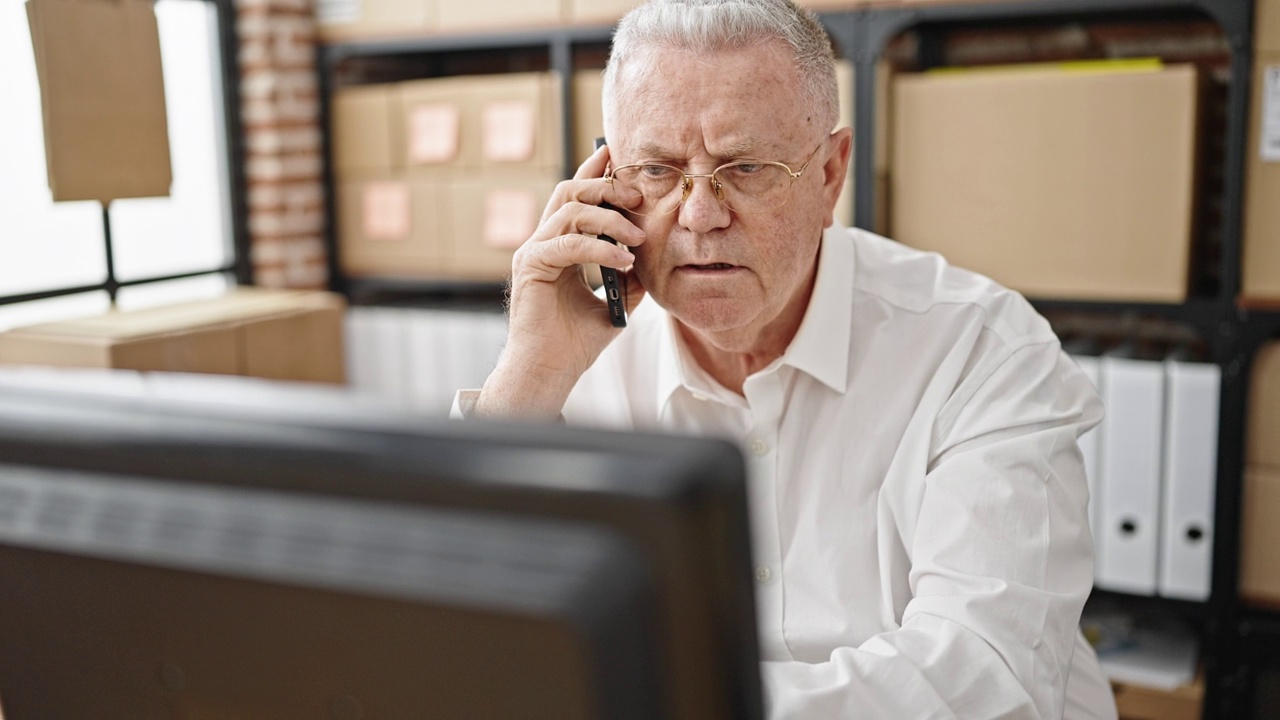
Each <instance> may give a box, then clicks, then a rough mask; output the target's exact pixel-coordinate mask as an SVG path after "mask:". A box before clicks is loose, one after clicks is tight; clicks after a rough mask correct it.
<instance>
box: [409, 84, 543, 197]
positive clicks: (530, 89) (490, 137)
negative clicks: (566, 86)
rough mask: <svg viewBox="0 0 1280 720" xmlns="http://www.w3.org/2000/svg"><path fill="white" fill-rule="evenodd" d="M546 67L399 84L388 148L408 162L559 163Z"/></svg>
mask: <svg viewBox="0 0 1280 720" xmlns="http://www.w3.org/2000/svg"><path fill="white" fill-rule="evenodd" d="M560 97H561V95H560V78H559V75H557V74H556V73H553V72H532V73H505V74H498V75H476V76H457V77H447V78H433V79H430V80H415V81H412V82H406V83H402V84H401V86H400V88H399V109H398V110H397V114H398V119H397V121H396V123H394V124H393V126H392V127H393V131H395V130H396V129H397V128H401V129H402V130H400V131H398V132H394V135H393V148H392V153H393V154H394V155H395V157H396V158H397V160H398V162H399V163H400V164H402V165H404V166H407V167H413V168H418V169H423V170H428V169H448V168H453V169H469V170H479V169H484V168H504V169H505V168H525V169H554V170H556V171H557V172H559V171H561V170H562V165H563V162H564V158H563V156H562V153H561V147H562V143H563V141H562V139H561V136H562V131H561V124H560V123H561V121H560Z"/></svg>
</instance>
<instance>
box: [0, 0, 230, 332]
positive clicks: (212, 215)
mask: <svg viewBox="0 0 1280 720" xmlns="http://www.w3.org/2000/svg"><path fill="white" fill-rule="evenodd" d="M220 12H223V13H231V12H232V10H231V4H230V3H229V2H223V1H222V0H218V1H216V2H214V1H206V0H158V2H156V20H157V23H158V25H159V29H160V50H161V57H162V62H163V65H164V85H165V103H166V108H167V111H168V120H169V144H170V155H171V161H172V167H173V185H172V187H171V189H170V196H169V197H165V198H137V199H125V200H117V201H114V202H113V203H111V205H110V208H109V209H108V210H107V211H105V212H104V210H103V208H102V206H101V205H99V204H98V203H94V202H63V203H54V202H53V200H52V195H51V193H50V192H49V187H48V176H47V174H46V171H45V157H44V135H43V125H42V123H43V121H42V117H41V107H40V88H39V84H38V82H37V78H36V68H35V62H34V59H33V56H32V48H31V34H30V31H29V29H28V26H27V16H26V8H25V3H24V0H0V68H3V71H0V97H3V98H4V99H5V105H6V108H5V110H4V112H3V113H0V158H4V161H3V162H0V330H3V329H7V328H9V327H14V326H17V325H22V324H29V323H31V322H39V321H43V320H51V319H58V318H65V317H74V316H79V315H85V314H93V313H96V312H101V311H103V310H105V309H106V308H107V307H109V306H110V303H111V299H112V297H113V296H114V298H115V300H116V302H117V304H118V305H119V306H120V307H125V308H128V307H139V306H142V305H149V304H155V303H157V302H169V301H173V300H180V299H184V298H194V297H207V296H211V295H216V294H219V293H220V292H221V291H222V290H223V289H225V288H226V287H227V285H228V284H231V283H233V282H234V278H233V277H232V276H231V271H232V268H233V266H234V265H235V259H236V251H235V246H236V243H235V242H234V235H235V230H234V228H235V223H234V222H233V221H232V209H231V208H232V202H231V199H232V192H233V190H232V188H233V186H234V185H233V182H232V169H231V168H232V166H231V163H230V162H229V158H230V153H229V151H228V138H229V137H230V136H229V132H228V127H227V125H228V122H227V118H228V113H227V111H226V108H227V107H228V104H227V103H226V102H225V100H226V96H225V93H226V92H228V91H230V92H232V93H233V94H234V92H235V90H236V88H235V86H234V85H232V86H231V87H230V88H226V87H224V84H223V71H222V68H223V62H222V59H223V53H224V52H227V48H225V47H224V46H223V43H222V42H221V41H220V37H221V34H220V32H219V13H220ZM230 99H231V100H232V101H233V102H232V103H231V106H232V107H233V108H234V107H235V103H234V100H235V98H234V95H233V96H232V97H231V98H230ZM231 117H232V118H233V119H232V122H236V120H234V114H232V116H231ZM232 131H235V130H234V128H233V129H232ZM107 228H109V230H110V254H111V258H110V262H108V247H107V245H108V243H107ZM156 281H159V282H156Z"/></svg>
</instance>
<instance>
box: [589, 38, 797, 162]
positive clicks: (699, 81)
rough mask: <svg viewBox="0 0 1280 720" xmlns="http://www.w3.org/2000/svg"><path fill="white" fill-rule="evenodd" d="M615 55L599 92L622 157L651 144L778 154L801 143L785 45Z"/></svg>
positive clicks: (611, 141)
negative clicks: (605, 85) (608, 81)
mask: <svg viewBox="0 0 1280 720" xmlns="http://www.w3.org/2000/svg"><path fill="white" fill-rule="evenodd" d="M617 60H618V61H619V64H618V66H617V68H616V74H615V76H614V82H613V83H612V84H611V85H610V86H609V87H608V88H607V89H606V92H607V94H608V95H607V97H606V98H605V103H604V106H605V108H604V109H605V129H606V132H607V133H608V136H609V144H610V146H611V147H613V148H615V150H616V152H618V153H619V154H620V155H624V156H627V157H626V159H627V160H628V161H631V160H635V159H637V154H638V153H639V152H640V150H641V148H644V149H645V150H646V152H647V151H649V150H651V149H652V148H655V147H668V148H670V149H671V150H672V152H676V151H681V152H683V151H684V150H686V149H689V148H694V147H700V146H705V147H706V148H707V149H708V150H710V151H711V152H712V154H714V155H717V156H722V157H727V156H738V155H741V156H745V155H757V156H759V155H767V154H769V153H774V154H777V153H780V152H786V151H789V150H791V149H792V146H794V145H796V144H801V145H803V144H807V143H808V140H807V138H808V137H809V136H810V135H812V134H813V132H814V131H813V128H814V127H815V122H814V120H815V119H814V118H812V117H811V115H812V113H811V112H807V109H806V108H805V107H804V103H803V101H802V96H801V90H800V77H799V71H798V70H797V69H796V66H795V61H794V58H793V56H792V54H791V53H790V52H789V50H788V49H787V48H786V47H785V46H781V45H779V44H775V43H757V44H753V45H750V46H747V47H742V48H733V49H725V50H717V51H712V52H695V51H690V50H683V49H670V48H661V47H644V48H638V49H637V50H636V51H634V52H633V53H632V54H631V55H630V56H628V57H626V58H619V59H617Z"/></svg>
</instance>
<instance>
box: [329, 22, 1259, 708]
mask: <svg viewBox="0 0 1280 720" xmlns="http://www.w3.org/2000/svg"><path fill="white" fill-rule="evenodd" d="M820 18H821V19H822V22H823V24H824V25H825V26H826V28H827V30H828V32H829V33H830V34H831V36H832V39H833V41H834V43H835V45H836V47H837V48H838V49H839V50H840V51H841V52H842V54H843V55H844V56H845V57H847V58H848V59H850V60H851V61H852V62H853V64H854V72H855V79H856V84H855V88H854V95H853V97H854V129H855V143H854V148H855V149H854V158H853V162H852V170H851V174H852V176H853V178H854V220H855V222H854V224H855V225H857V226H859V227H864V228H869V229H874V228H875V227H877V223H876V221H877V218H876V217H875V208H876V197H875V189H876V182H875V168H874V153H875V142H876V141H875V138H876V127H875V122H876V114H877V113H876V107H875V104H876V95H875V85H876V83H875V71H876V64H877V62H878V61H879V60H880V59H881V58H882V57H883V56H884V53H885V51H886V49H887V48H888V46H889V43H890V42H891V41H892V40H893V38H895V37H896V36H898V35H900V34H901V33H904V32H907V31H916V32H917V33H918V34H919V38H920V42H919V43H918V45H919V47H918V56H917V60H918V63H919V65H920V66H921V67H922V68H928V67H932V66H935V65H938V64H940V62H941V58H942V53H941V51H940V45H939V43H940V40H939V38H940V37H941V34H942V33H945V32H946V31H948V30H951V29H969V28H988V27H990V28H999V27H1010V26H1036V25H1051V24H1054V23H1065V22H1080V21H1101V22H1106V21H1129V20H1138V21H1143V22H1151V23H1160V22H1166V21H1178V20H1186V19H1189V18H1191V19H1207V20H1209V21H1212V22H1213V23H1215V24H1216V25H1217V26H1218V27H1219V28H1220V30H1221V32H1222V34H1223V37H1224V38H1225V39H1226V43H1227V46H1228V47H1229V52H1230V73H1229V75H1230V78H1229V83H1228V85H1229V89H1228V92H1227V97H1226V99H1225V107H1224V108H1223V110H1224V115H1225V123H1226V125H1225V134H1224V141H1225V151H1224V154H1223V157H1222V193H1221V197H1220V198H1218V197H1214V198H1212V200H1213V201H1214V202H1213V203H1212V204H1214V205H1216V206H1219V207H1220V208H1221V226H1220V228H1219V231H1218V233H1217V234H1218V236H1219V237H1220V246H1219V248H1218V250H1217V252H1218V257H1217V258H1216V263H1217V267H1218V270H1219V273H1220V280H1219V281H1218V282H1217V283H1216V284H1215V285H1214V287H1213V288H1212V289H1211V292H1212V294H1209V295H1203V294H1197V295H1195V296H1193V297H1192V298H1190V299H1188V300H1187V301H1185V302H1182V303H1172V304H1162V303H1128V302H1110V301H1107V302H1093V301H1080V300H1061V299H1052V298H1033V299H1032V302H1033V304H1034V305H1035V307H1036V308H1037V309H1038V310H1040V311H1041V312H1042V313H1045V314H1055V313H1086V314H1096V315H1100V316H1106V317H1112V318H1117V317H1124V316H1135V317H1154V318H1158V319H1160V320H1162V321H1168V322H1172V323H1177V324H1180V325H1183V326H1187V327H1190V328H1192V329H1194V332H1195V334H1196V336H1197V337H1198V338H1199V339H1200V341H1201V342H1202V343H1203V345H1204V346H1205V348H1206V349H1207V350H1208V352H1209V354H1210V356H1211V358H1212V360H1213V361H1214V362H1216V363H1217V364H1218V365H1219V366H1220V367H1221V368H1222V371H1223V372H1222V395H1221V403H1220V407H1221V410H1220V418H1219V438H1218V448H1219V451H1218V467H1217V496H1216V509H1215V518H1214V523H1215V532H1214V550H1213V552H1214V557H1213V580H1212V595H1211V597H1210V599H1209V600H1208V601H1206V602H1203V603H1187V602H1179V601H1173V600H1166V599H1159V598H1155V599H1153V598H1145V597H1141V598H1140V597H1136V596H1127V595H1123V594H1116V593H1103V592H1101V591H1099V593H1098V597H1099V598H1102V599H1114V600H1118V601H1123V602H1130V603H1134V604H1135V607H1155V608H1165V609H1172V610H1174V611H1175V612H1177V613H1178V614H1180V615H1182V616H1183V617H1186V618H1189V619H1192V620H1194V621H1195V622H1197V623H1199V624H1200V627H1201V628H1202V629H1203V632H1204V639H1205V644H1204V651H1203V659H1204V669H1205V679H1206V689H1205V704H1204V717H1206V718H1214V719H1215V720H1231V719H1233V718H1246V717H1250V714H1249V713H1250V712H1251V702H1250V700H1249V693H1250V692H1252V689H1253V687H1254V683H1253V679H1252V678H1251V676H1250V675H1249V671H1248V667H1247V666H1244V665H1242V660H1241V659H1240V658H1241V657H1242V649H1243V648H1244V647H1245V643H1247V642H1250V638H1251V637H1253V636H1252V635H1251V634H1250V633H1257V632H1262V630H1261V629H1265V630H1266V632H1267V633H1268V634H1269V635H1270V636H1276V635H1280V619H1277V618H1280V614H1277V615H1275V616H1274V617H1272V616H1270V615H1266V616H1260V615H1259V613H1258V611H1255V610H1251V609H1244V608H1243V607H1242V605H1241V603H1240V601H1239V597H1238V592H1237V582H1238V574H1239V565H1238V563H1239V547H1240V498H1241V487H1242V478H1243V473H1244V436H1245V418H1246V410H1247V402H1248V394H1249V376H1250V372H1251V370H1252V362H1253V357H1254V355H1255V354H1256V352H1257V351H1258V349H1259V348H1260V347H1261V346H1262V345H1263V344H1264V343H1265V342H1267V341H1269V340H1270V339H1272V338H1276V337H1280V305H1266V304H1258V303H1256V302H1248V301H1241V300H1240V299H1239V298H1238V295H1239V292H1240V274H1241V272H1240V269H1241V234H1242V199H1243V191H1244V164H1245V148H1246V145H1247V132H1248V114H1249V101H1250V92H1249V89H1250V83H1251V79H1252V76H1251V74H1252V24H1253V1H1252V0H1021V1H1018V0H1015V1H1013V2H992V3H980V2H973V3H964V4H949V5H911V6H903V7H887V6H885V7H876V6H871V7H866V6H859V7H857V8H853V7H850V9H848V10H840V11H830V12H823V13H820ZM611 33H612V27H563V28H547V29H543V30H531V31H521V32H510V33H485V34H475V35H456V36H455V35H450V36H430V37H420V38H401V39H385V40H369V41H354V42H338V43H332V44H329V45H327V46H325V47H324V48H322V50H321V52H320V54H319V71H320V78H321V92H322V103H321V107H322V115H323V118H322V121H323V123H324V128H325V133H324V137H325V172H326V182H327V184H328V187H330V188H332V187H333V176H332V171H331V169H330V164H329V158H330V153H331V148H330V142H329V134H328V122H329V120H328V105H329V103H328V100H329V97H330V94H331V92H332V90H333V88H334V84H335V82H336V81H338V75H339V73H338V72H337V71H338V70H339V69H340V68H341V67H343V66H344V65H345V64H348V63H352V62H361V61H368V62H387V63H391V64H394V63H396V62H399V61H400V60H406V61H407V60H414V61H421V60H422V58H433V57H437V56H447V55H449V54H451V53H472V52H492V51H495V50H514V51H517V52H526V53H534V54H537V55H539V57H541V56H542V55H543V54H544V53H545V61H544V62H545V67H546V68H547V69H551V70H555V71H557V72H559V73H560V76H561V78H562V81H563V83H564V85H563V87H562V90H563V92H562V99H563V107H562V110H563V112H562V117H563V118H565V123H564V125H565V127H564V143H563V146H564V162H563V165H564V174H565V176H566V177H568V176H569V175H571V173H572V170H573V168H574V165H575V163H574V162H573V157H572V143H571V141H570V140H571V137H572V128H571V127H569V124H570V123H571V122H572V120H571V119H572V117H573V113H572V107H573V98H572V83H571V78H572V72H571V71H572V70H573V69H574V68H575V62H574V60H575V53H578V52H580V51H582V50H584V49H588V48H596V49H598V48H600V47H602V46H603V47H607V45H608V42H609V39H610V36H611ZM440 67H441V66H439V65H432V63H430V62H427V63H420V64H419V65H418V66H417V69H418V70H419V71H422V72H425V73H426V74H425V75H423V76H431V75H433V74H439V73H438V72H437V71H439V70H440ZM423 68H425V70H424V69H423ZM326 202H327V203H328V212H329V217H330V218H332V217H334V215H333V213H334V208H333V200H332V193H329V196H328V199H327V200H326ZM332 228H333V223H330V230H329V231H328V242H329V248H330V263H331V265H330V273H331V277H332V278H333V280H332V283H333V287H334V288H335V289H337V290H339V291H342V292H345V293H347V294H348V296H349V297H350V298H351V300H352V302H353V303H356V304H389V303H394V304H417V303H427V304H430V303H447V302H450V301H451V299H452V300H457V301H458V302H463V303H467V302H476V303H479V304H480V305H482V306H486V307H499V308H500V307H501V303H502V298H503V295H504V288H503V286H502V285H501V284H499V283H481V284H475V283H459V282H457V281H452V280H432V279H423V280H414V281H408V280H386V279H360V280H357V279H349V278H346V277H345V276H344V274H343V273H342V270H341V265H340V261H339V258H338V256H337V243H336V242H335V238H334V230H333V229H332ZM486 298H487V300H486ZM486 303H489V304H488V305H485V304H486ZM1260 617H1262V619H1260ZM1264 620H1265V622H1264ZM1260 628H1261V629H1260Z"/></svg>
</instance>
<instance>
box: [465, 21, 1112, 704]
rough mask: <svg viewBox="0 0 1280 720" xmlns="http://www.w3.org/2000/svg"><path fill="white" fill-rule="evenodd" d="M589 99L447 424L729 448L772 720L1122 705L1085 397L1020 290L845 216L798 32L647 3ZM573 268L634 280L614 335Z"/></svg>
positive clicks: (1084, 383)
mask: <svg viewBox="0 0 1280 720" xmlns="http://www.w3.org/2000/svg"><path fill="white" fill-rule="evenodd" d="M604 108H605V127H606V129H607V132H608V137H609V140H610V143H609V145H608V147H607V148H601V149H600V150H599V151H597V152H596V153H595V155H593V156H592V157H591V158H590V159H589V160H588V161H587V162H586V163H584V164H583V165H582V167H581V168H579V170H578V172H577V174H576V176H575V177H574V179H572V180H569V181H566V182H563V183H561V184H560V186H559V187H558V188H557V189H556V192H555V194H554V197H553V198H552V200H551V202H550V204H549V205H548V207H547V209H546V212H545V213H544V215H543V218H542V222H541V225H540V227H539V228H538V230H537V232H536V233H535V234H534V236H533V237H532V238H530V239H529V241H528V242H527V243H525V244H524V246H523V247H522V248H521V249H520V250H519V252H517V253H516V257H515V260H514V264H513V275H512V280H511V304H510V334H509V337H508V342H507V346H506V350H505V351H504V353H503V355H502V357H501V359H500V361H499V364H498V366H497V367H496V369H495V370H494V372H493V373H492V374H491V376H490V377H489V378H488V380H487V381H486V382H485V384H484V387H483V389H482V390H480V391H479V392H463V393H460V394H459V398H458V407H457V412H458V413H460V414H463V415H466V416H477V417H482V416H505V417H512V416H516V417H525V418H539V417H541V418H548V419H554V418H557V417H562V418H563V419H564V420H565V421H566V422H570V423H575V424H589V425H596V426H605V427H614V428H646V429H665V430H672V431H681V432H691V433H700V434H708V435H718V436H727V437H730V438H734V439H736V440H737V441H739V442H740V443H741V444H742V446H743V447H744V449H745V451H746V452H747V455H748V457H749V459H750V470H751V479H750V486H749V494H750V499H751V506H752V514H753V517H752V523H753V532H754V534H755V537H754V542H755V547H754V552H755V558H756V561H757V563H758V567H757V569H756V579H757V580H758V581H759V587H758V608H759V629H760V637H761V644H762V657H763V659H764V663H763V667H762V675H763V679H764V684H765V696H766V699H767V702H768V706H769V714H770V716H771V717H804V718H843V717H858V718H873V717H874V718H891V719H892V720H904V719H906V718H997V717H998V718H1062V717H1066V718H1071V719H1073V720H1074V719H1076V718H1109V717H1114V716H1115V708H1114V704H1113V703H1112V700H1111V697H1110V692H1109V688H1108V686H1107V684H1106V681H1105V680H1104V679H1103V677H1102V675H1101V672H1100V671H1099V668H1098V664H1097V660H1096V658H1095V656H1094V654H1093V652H1092V650H1090V648H1089V647H1088V645H1087V644H1085V643H1084V642H1083V640H1082V639H1081V637H1080V634H1079V631H1078V629H1077V623H1078V621H1079V617H1080V611H1081V607H1082V606H1083V604H1084V601H1085V598H1086V597H1087V596H1088V594H1089V590H1090V587H1091V583H1092V575H1093V573H1092V570H1093V563H1092V552H1093V551H1092V544H1091V540H1090V535H1089V528H1088V524H1087V521H1086V512H1085V508H1086V504H1087V501H1088V497H1087V490H1086V484H1085V476H1084V470H1083V465H1082V461H1081V455H1080V451H1079V449H1078V447H1077V442H1076V440H1077V437H1078V436H1079V435H1080V434H1081V433H1082V432H1084V431H1085V430H1087V429H1088V428H1089V427H1091V426H1092V425H1094V424H1095V423H1097V422H1098V420H1099V419H1100V417H1101V415H1102V409H1101V405H1100V403H1099V401H1098V399H1097V396H1096V394H1095V393H1094V391H1093V388H1092V386H1091V385H1090V384H1089V381H1088V380H1087V379H1085V377H1084V376H1083V375H1082V374H1081V373H1080V372H1079V371H1078V370H1077V369H1076V368H1075V367H1074V365H1073V364H1072V363H1071V361H1070V360H1069V359H1068V358H1067V356H1066V355H1064V354H1063V352H1062V350H1061V348H1060V347H1059V343H1058V341H1057V338H1056V337H1055V336H1054V334H1053V332H1052V331H1051V329H1050V328H1049V325H1048V324H1047V323H1046V322H1045V321H1044V320H1043V319H1042V318H1041V317H1039V316H1038V315H1037V314H1036V313H1035V312H1034V311H1033V310H1032V308H1031V307H1030V306H1029V305H1028V304H1027V302H1026V301H1025V300H1024V299H1023V298H1022V297H1020V296H1019V295H1017V294H1016V293H1013V292H1011V291H1009V290H1006V289H1004V288H1001V287H999V286H998V285H996V284H994V283H993V282H991V281H989V280H987V279H985V278H983V277H980V276H978V275H975V274H972V273H969V272H965V271H963V270H959V269H956V268H953V267H950V266H948V265H947V264H946V262H945V261H944V260H943V259H942V258H940V257H938V256H936V255H929V254H923V253H920V252H916V251H914V250H911V249H908V248H905V247H902V246H900V245H897V244H895V243H893V242H891V241H889V240H886V239H883V238H880V237H876V236H874V235H872V234H870V233H867V232H863V231H860V230H850V229H848V228H844V227H840V226H839V225H838V224H836V223H834V221H833V208H834V207H835V204H836V200H837V197H838V196H839V194H840V189H841V186H842V184H843V182H844V179H845V176H846V172H847V168H848V162H849V155H850V144H851V132H850V130H849V129H848V128H844V129H839V130H834V131H833V128H834V127H835V125H836V122H837V117H838V108H837V89H836V80H835V71H834V65H833V59H832V50H831V44H830V40H829V39H828V38H827V36H826V34H825V32H824V31H823V30H822V28H821V26H820V25H819V24H818V23H817V22H816V20H815V19H814V18H813V16H812V15H811V14H809V13H808V12H806V11H803V10H799V9H797V8H796V7H795V5H793V4H792V3H791V2H789V1H788V0H683V1H682V0H666V1H663V0H654V1H653V2H650V3H648V4H645V5H643V6H641V7H639V8H637V9H635V10H634V11H632V12H631V13H630V14H629V15H627V17H626V18H625V19H624V20H623V21H622V23H621V24H620V25H619V27H618V31H617V34H616V36H615V39H614V44H613V54H612V57H611V59H610V62H609V67H608V69H607V70H606V72H605V102H604ZM606 202H607V203H610V204H612V205H613V206H616V207H617V208H620V210H614V209H607V208H601V207H599V206H600V205H601V204H602V203H606ZM602 234H603V235H609V236H611V237H613V238H615V239H616V240H618V241H619V242H620V243H621V245H620V246H616V247H615V246H614V245H611V244H608V243H604V242H601V241H599V240H598V239H596V238H595V237H594V236H595V235H602ZM586 263H598V264H600V265H604V266H608V267H611V268H618V269H624V270H625V272H622V273H620V275H621V282H622V283H623V284H624V285H625V287H626V297H627V303H628V311H629V312H630V313H631V317H630V324H629V326H628V327H627V328H626V329H624V330H619V329H618V328H615V327H614V326H613V325H612V324H611V322H610V314H609V310H608V308H607V306H606V304H605V302H604V301H603V300H602V299H601V298H600V297H599V296H598V295H596V294H594V293H593V292H592V291H591V289H590V288H589V287H588V285H587V284H586V282H584V280H583V276H582V273H581V272H580V270H579V268H580V266H581V265H583V264H586ZM646 295H647V298H646V297H645V296H646Z"/></svg>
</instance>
